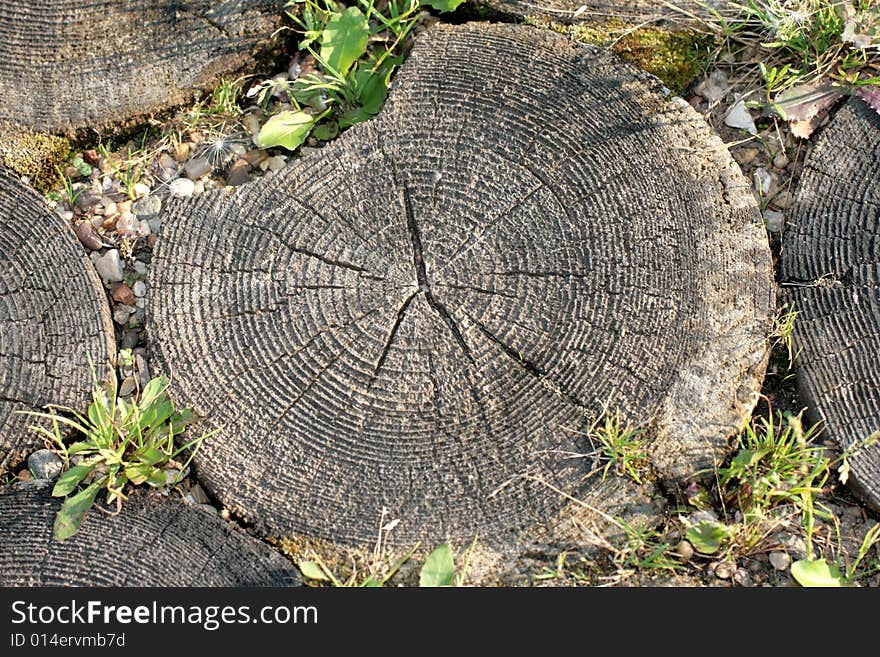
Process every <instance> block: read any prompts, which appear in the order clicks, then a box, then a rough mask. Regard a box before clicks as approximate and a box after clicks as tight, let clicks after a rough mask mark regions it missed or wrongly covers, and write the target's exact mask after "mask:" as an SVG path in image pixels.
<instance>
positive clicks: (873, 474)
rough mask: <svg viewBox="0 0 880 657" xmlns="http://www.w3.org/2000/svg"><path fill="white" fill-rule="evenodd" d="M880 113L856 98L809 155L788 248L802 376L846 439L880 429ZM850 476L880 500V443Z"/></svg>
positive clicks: (813, 400)
mask: <svg viewBox="0 0 880 657" xmlns="http://www.w3.org/2000/svg"><path fill="white" fill-rule="evenodd" d="M878 216H880V117H878V115H877V113H876V112H875V111H874V110H872V109H871V108H870V107H869V106H868V105H866V104H865V103H864V102H863V101H861V100H859V99H855V98H853V99H851V100H850V101H849V102H848V103H847V104H846V105H844V107H843V108H842V109H841V110H840V111H839V112H838V113H837V115H836V116H835V117H834V119H833V121H832V122H831V124H830V125H829V126H828V127H827V128H825V130H824V131H823V132H822V133H821V135H819V137H818V139H817V141H816V144H815V146H814V147H813V150H812V151H811V153H810V155H809V157H808V158H807V161H806V163H805V165H804V172H803V175H802V177H801V182H800V187H799V189H798V193H797V197H796V202H795V205H794V208H793V210H792V218H791V223H790V225H789V226H788V228H787V230H786V233H785V239H784V243H783V246H784V250H783V254H782V255H783V257H782V275H783V279H784V280H785V281H786V290H787V294H786V299H787V300H788V301H790V302H791V303H793V304H794V309H795V310H796V311H797V312H798V315H797V318H796V321H795V330H794V345H795V350H796V351H797V352H798V357H797V360H796V361H795V364H796V367H797V372H798V379H797V380H798V385H799V388H800V391H801V394H802V395H803V397H804V399H805V401H806V402H807V404H808V405H809V407H810V409H811V410H812V419H813V420H814V421H818V420H824V421H825V429H826V434H825V435H826V437H828V438H831V439H833V440H834V441H836V442H837V443H838V444H839V445H840V446H841V448H843V449H852V448H854V447H855V446H857V445H859V444H862V441H864V440H865V439H867V438H868V437H869V436H870V435H871V434H873V433H875V432H877V431H880V362H878V358H877V357H878V354H880V221H878ZM851 468H852V471H851V475H850V480H849V483H850V485H851V487H852V489H853V490H854V491H855V492H856V493H857V494H858V495H859V496H860V497H861V498H862V499H863V500H864V501H865V502H866V503H867V504H869V505H870V506H871V507H873V508H874V509H875V510H880V445H875V446H874V447H870V448H868V449H862V450H859V452H858V453H857V454H856V455H855V456H854V457H853V458H852V459H851Z"/></svg>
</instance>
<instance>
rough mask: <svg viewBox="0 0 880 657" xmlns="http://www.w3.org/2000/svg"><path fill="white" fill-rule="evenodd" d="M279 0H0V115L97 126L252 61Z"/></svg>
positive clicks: (266, 40)
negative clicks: (222, 0) (227, 0)
mask: <svg viewBox="0 0 880 657" xmlns="http://www.w3.org/2000/svg"><path fill="white" fill-rule="evenodd" d="M281 4H282V3H281V2H280V1H279V0H232V1H229V2H209V1H208V0H185V1H180V0H100V1H99V0H86V1H83V0H29V1H28V2H19V1H18V0H0V119H4V120H8V121H10V122H12V123H15V124H18V125H21V126H25V127H28V128H33V129H36V130H46V131H72V130H75V129H76V128H80V127H89V128H93V129H98V128H101V127H104V126H107V125H111V124H114V123H115V122H117V121H121V120H126V119H130V118H133V117H136V116H142V115H144V114H147V113H149V112H153V111H156V110H160V109H163V108H166V107H169V106H171V105H175V104H179V103H181V102H183V101H185V100H186V99H187V98H188V97H190V96H191V95H192V94H193V92H194V91H196V90H202V89H208V88H211V86H213V85H214V84H215V83H216V82H218V81H219V80H220V78H221V77H222V76H228V75H231V74H234V73H235V72H237V71H238V70H240V69H242V68H244V67H245V66H248V65H251V64H253V61H254V55H255V53H257V52H259V51H260V50H263V49H266V48H267V47H268V46H269V44H270V42H271V37H272V33H273V31H274V30H275V29H276V28H277V27H278V25H279V23H280V20H281V16H282V9H281Z"/></svg>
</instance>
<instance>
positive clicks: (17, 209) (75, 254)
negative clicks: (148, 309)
mask: <svg viewBox="0 0 880 657" xmlns="http://www.w3.org/2000/svg"><path fill="white" fill-rule="evenodd" d="M114 354H115V343H114V339H113V324H112V321H111V319H110V310H109V308H108V305H107V297H106V295H105V293H104V289H103V287H102V286H101V282H100V280H99V279H98V276H97V274H96V273H95V270H94V267H93V266H92V263H91V262H89V259H88V258H87V257H86V255H85V253H84V251H83V248H82V246H81V245H80V243H79V242H78V241H77V238H76V236H75V235H74V232H73V229H71V227H70V226H69V225H67V224H66V223H65V222H64V221H62V220H61V219H60V218H59V217H58V216H57V215H56V214H52V213H49V212H48V211H47V210H46V207H45V206H44V205H43V202H42V200H41V199H40V198H39V197H38V196H37V194H36V193H34V192H33V191H31V190H30V189H28V188H27V187H25V186H24V185H22V184H21V183H20V182H19V181H18V180H17V179H16V178H15V177H14V176H13V175H11V174H9V173H8V172H7V171H6V170H5V169H3V168H2V167H0V472H5V471H6V470H8V469H10V468H12V467H13V466H15V465H16V464H18V463H20V462H21V461H22V460H23V458H24V457H25V456H26V455H27V452H28V451H30V450H32V449H33V448H35V447H39V446H42V443H43V441H42V439H41V438H40V437H39V436H37V435H36V434H34V433H33V432H31V431H29V430H28V429H27V427H28V425H31V424H35V423H42V421H38V420H36V419H35V418H33V417H30V416H26V415H22V414H19V413H17V412H16V411H22V410H42V409H43V407H44V406H45V405H46V404H56V405H63V406H71V407H74V408H76V409H77V410H79V411H85V409H86V405H87V403H88V401H89V399H90V392H91V387H92V378H91V377H92V375H91V372H90V370H89V360H88V359H89V356H91V358H92V360H93V362H94V364H95V368H96V371H97V375H98V376H99V377H103V376H105V375H106V373H107V371H108V363H109V361H110V358H111V357H113V356H114ZM44 426H49V425H44Z"/></svg>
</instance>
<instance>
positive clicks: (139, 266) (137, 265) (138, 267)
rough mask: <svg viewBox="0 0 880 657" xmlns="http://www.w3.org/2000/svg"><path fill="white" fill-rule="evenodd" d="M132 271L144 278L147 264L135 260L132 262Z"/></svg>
mask: <svg viewBox="0 0 880 657" xmlns="http://www.w3.org/2000/svg"><path fill="white" fill-rule="evenodd" d="M134 270H135V272H137V273H138V274H140V275H141V276H145V275H146V273H147V263H145V262H143V261H141V260H135V261H134Z"/></svg>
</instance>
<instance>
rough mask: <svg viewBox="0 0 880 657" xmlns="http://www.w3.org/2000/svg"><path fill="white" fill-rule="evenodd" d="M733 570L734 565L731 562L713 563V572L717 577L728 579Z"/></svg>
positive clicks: (734, 570) (734, 569)
mask: <svg viewBox="0 0 880 657" xmlns="http://www.w3.org/2000/svg"><path fill="white" fill-rule="evenodd" d="M734 572H736V566H735V565H733V564H732V563H728V562H726V561H725V562H722V563H719V564H716V565H715V570H714V573H715V577H717V578H718V579H730V578H731V577H733V573H734Z"/></svg>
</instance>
